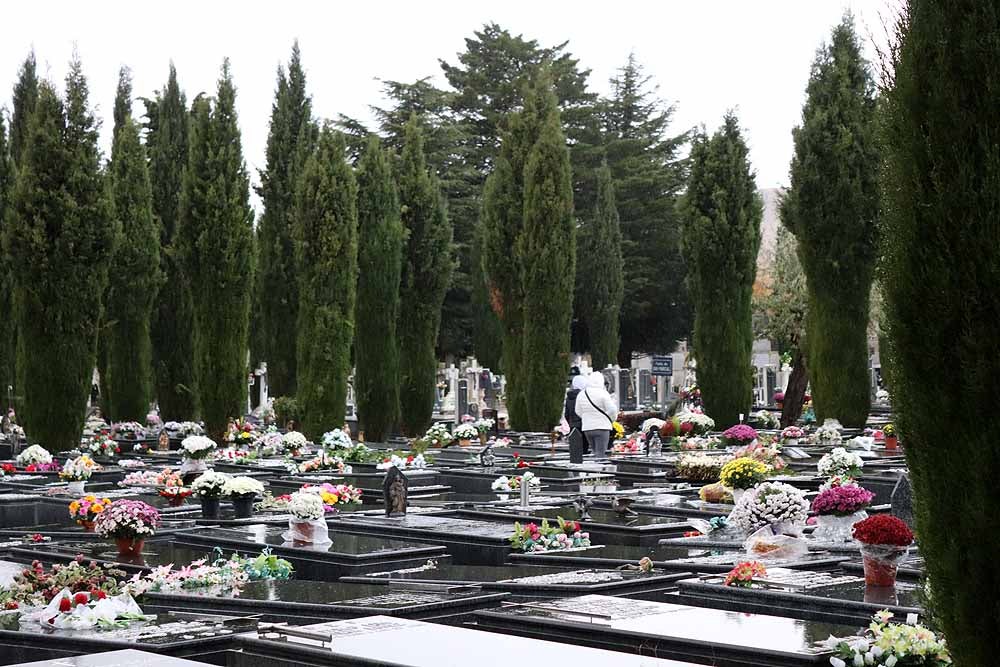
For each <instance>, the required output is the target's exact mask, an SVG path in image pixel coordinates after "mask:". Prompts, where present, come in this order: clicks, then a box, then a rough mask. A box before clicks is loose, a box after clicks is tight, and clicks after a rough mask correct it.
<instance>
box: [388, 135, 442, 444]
mask: <svg viewBox="0 0 1000 667" xmlns="http://www.w3.org/2000/svg"><path fill="white" fill-rule="evenodd" d="M398 183H399V200H400V204H401V207H402V209H401V210H402V221H403V228H404V229H405V230H406V233H407V238H406V244H405V247H404V249H403V265H402V273H401V277H400V293H399V304H400V305H399V323H398V325H397V328H396V331H397V332H398V334H399V348H400V361H399V375H400V395H399V402H400V423H401V426H402V428H403V432H404V433H406V434H407V435H411V436H412V435H419V434H422V433H423V432H424V431H425V430H426V429H427V427H428V426H430V422H431V415H432V413H433V410H434V388H435V385H436V375H437V356H436V355H435V353H434V344H435V342H436V341H437V337H438V328H439V327H440V325H441V304H442V302H443V301H444V295H445V291H446V290H447V289H448V285H449V283H450V281H451V271H452V267H453V265H454V260H453V259H452V248H451V240H452V228H451V223H450V222H449V220H448V214H447V212H446V210H445V202H444V200H443V198H442V196H441V190H440V187H439V185H438V182H437V179H436V178H435V177H434V176H433V175H432V174H431V173H430V172H429V171H428V169H427V163H426V160H425V158H424V148H423V135H422V133H421V131H420V122H419V120H418V119H417V117H416V116H412V117H411V118H410V120H409V122H408V123H407V126H406V139H405V141H404V143H403V152H402V155H401V158H400V166H399V171H398Z"/></svg>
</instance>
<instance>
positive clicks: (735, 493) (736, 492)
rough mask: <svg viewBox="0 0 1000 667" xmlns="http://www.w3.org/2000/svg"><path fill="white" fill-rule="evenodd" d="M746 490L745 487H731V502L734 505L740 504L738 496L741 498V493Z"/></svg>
mask: <svg viewBox="0 0 1000 667" xmlns="http://www.w3.org/2000/svg"><path fill="white" fill-rule="evenodd" d="M746 492H747V490H746V489H733V504H734V505H739V504H740V498H742V497H743V494H744V493H746Z"/></svg>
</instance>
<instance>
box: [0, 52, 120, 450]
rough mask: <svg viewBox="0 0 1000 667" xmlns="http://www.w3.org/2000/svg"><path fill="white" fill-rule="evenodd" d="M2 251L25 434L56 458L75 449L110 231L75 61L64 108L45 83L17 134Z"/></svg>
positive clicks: (93, 127) (91, 127)
mask: <svg viewBox="0 0 1000 667" xmlns="http://www.w3.org/2000/svg"><path fill="white" fill-rule="evenodd" d="M12 208H13V211H14V213H13V218H12V220H11V221H10V225H8V226H7V229H6V236H5V239H4V241H5V247H6V249H7V251H8V253H9V254H10V256H11V257H12V260H13V261H14V262H15V263H16V264H17V265H18V267H19V269H18V271H16V272H15V273H14V281H15V308H14V312H15V317H16V319H17V327H18V330H19V331H20V337H19V340H18V355H17V375H18V378H19V385H20V386H21V387H22V388H23V392H22V393H23V396H24V403H23V405H22V406H20V408H21V409H20V414H21V416H22V417H23V422H24V424H25V428H26V430H27V431H28V432H29V433H30V435H31V438H32V440H37V441H39V442H40V443H42V444H43V445H45V446H46V447H49V448H51V449H54V450H66V449H70V448H72V447H76V446H77V445H78V444H79V437H80V432H81V430H82V428H83V420H84V413H85V405H86V400H87V394H88V391H89V389H90V380H91V374H92V372H93V368H94V363H95V360H96V347H95V346H96V335H97V331H96V328H97V324H96V323H97V321H98V320H99V318H100V314H101V307H102V304H101V301H102V297H103V294H104V290H105V289H106V287H107V281H108V264H109V260H110V258H111V254H112V250H113V248H112V244H113V241H114V237H115V234H114V226H113V223H112V220H111V216H110V215H109V211H108V206H107V199H106V194H105V189H104V186H103V183H102V178H101V173H100V154H99V151H98V148H97V123H96V121H95V119H94V116H93V114H92V113H91V111H90V108H89V104H88V91H87V82H86V78H85V77H84V75H83V72H82V67H81V65H80V62H79V60H77V59H74V60H73V62H72V63H71V64H70V72H69V75H68V76H67V78H66V105H65V108H64V107H63V104H62V103H61V102H60V100H59V97H58V95H57V94H56V92H55V91H54V90H53V89H52V87H51V86H50V85H49V84H47V83H42V84H41V85H40V86H39V93H38V100H37V103H36V106H35V110H34V112H33V113H32V114H31V119H30V120H29V123H28V132H27V134H26V135H25V145H24V152H23V153H22V162H21V166H20V168H19V170H18V177H17V184H16V186H15V190H14V198H13V207H12Z"/></svg>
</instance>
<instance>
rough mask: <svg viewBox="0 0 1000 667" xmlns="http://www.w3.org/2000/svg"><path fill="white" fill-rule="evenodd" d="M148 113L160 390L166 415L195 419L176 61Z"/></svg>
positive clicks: (184, 132)
mask: <svg viewBox="0 0 1000 667" xmlns="http://www.w3.org/2000/svg"><path fill="white" fill-rule="evenodd" d="M147 114H148V115H149V127H148V128H147V135H146V148H147V152H148V153H149V176H150V185H151V187H152V203H153V214H154V216H155V217H156V220H157V222H158V224H159V230H160V270H161V273H162V274H163V284H162V286H161V287H160V291H159V295H158V298H157V300H156V304H155V305H154V310H153V325H152V330H151V332H150V334H151V335H150V339H151V340H152V344H153V371H154V376H155V378H154V381H155V391H154V393H155V396H156V400H157V402H158V404H159V406H160V413H161V415H163V416H164V418H165V419H173V420H177V421H189V420H193V419H194V418H195V417H196V416H197V413H198V409H197V406H198V393H197V383H196V381H195V376H194V331H193V328H192V326H191V321H192V320H193V318H194V310H193V305H192V303H191V292H190V290H189V288H188V282H187V279H186V278H185V276H184V272H183V264H182V262H181V260H180V257H179V254H178V249H177V227H178V215H179V213H180V201H181V190H182V187H183V174H184V169H185V166H186V165H187V159H188V110H187V101H186V100H185V98H184V93H183V92H181V89H180V85H179V84H178V83H177V70H176V69H174V66H173V64H171V65H170V75H169V77H168V79H167V85H166V86H164V88H163V90H162V91H159V92H158V93H157V95H156V99H155V100H154V101H151V102H150V101H147Z"/></svg>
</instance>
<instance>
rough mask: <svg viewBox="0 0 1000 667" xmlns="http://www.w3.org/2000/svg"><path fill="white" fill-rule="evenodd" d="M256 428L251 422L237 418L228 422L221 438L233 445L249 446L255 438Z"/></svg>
mask: <svg viewBox="0 0 1000 667" xmlns="http://www.w3.org/2000/svg"><path fill="white" fill-rule="evenodd" d="M256 430H257V429H256V428H254V425H253V424H251V423H249V422H245V421H243V420H242V419H239V420H237V421H235V422H231V423H230V424H229V428H227V429H226V434H225V435H224V436H222V439H223V440H224V441H225V442H228V443H229V444H231V445H232V446H233V447H242V448H245V447H250V446H251V445H253V443H254V440H256V439H257V433H256Z"/></svg>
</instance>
